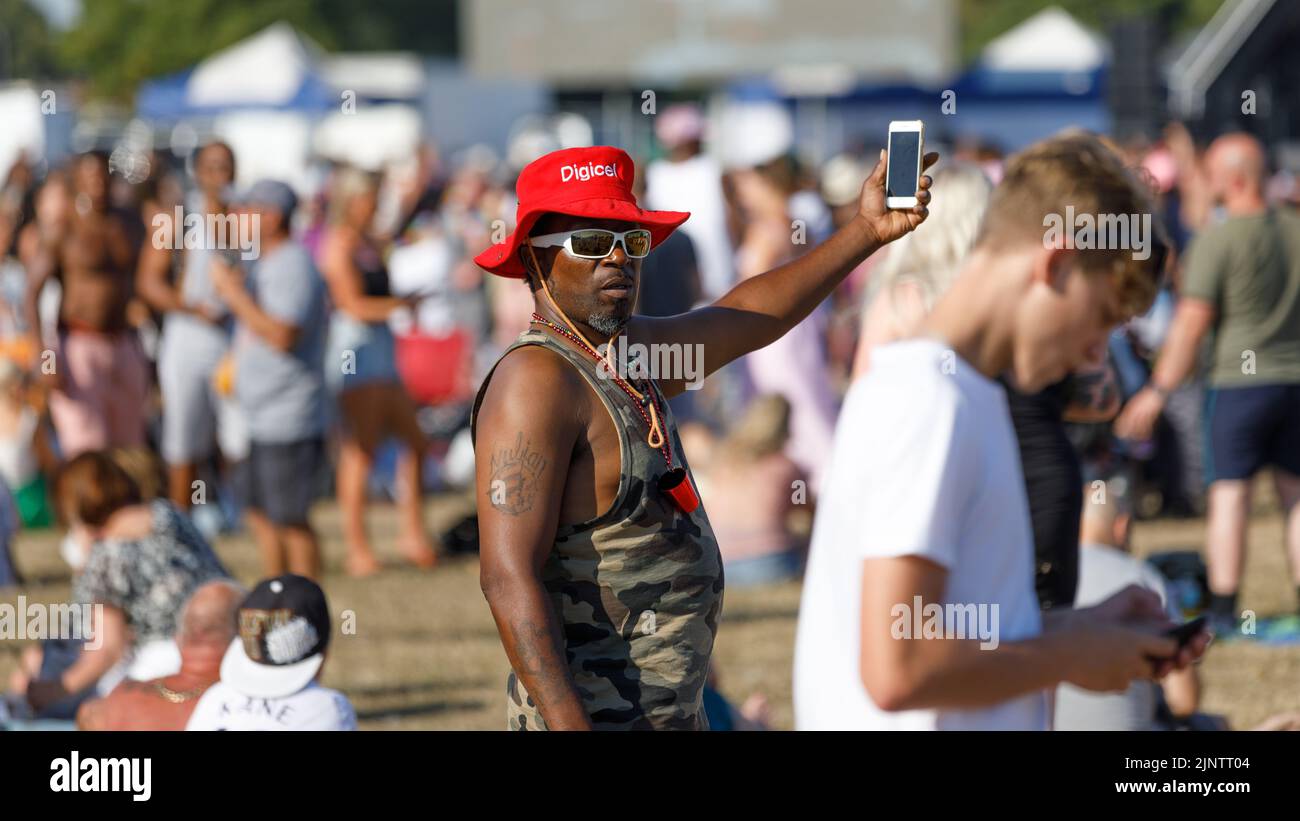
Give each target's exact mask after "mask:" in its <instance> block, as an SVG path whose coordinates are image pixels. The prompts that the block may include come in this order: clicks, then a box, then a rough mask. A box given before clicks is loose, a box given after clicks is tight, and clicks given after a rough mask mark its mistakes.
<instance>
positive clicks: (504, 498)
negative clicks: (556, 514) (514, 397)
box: [487, 432, 546, 516]
mask: <svg viewBox="0 0 1300 821" xmlns="http://www.w3.org/2000/svg"><path fill="white" fill-rule="evenodd" d="M532 444H533V443H532V440H531V439H529V440H525V439H524V434H523V433H522V432H521V433H520V434H519V435H518V436H517V437H515V441H514V443H513V444H511V445H506V446H504V447H500V448H497V450H496V452H495V453H493V454H492V463H491V467H492V475H491V479H490V480H489V482H488V491H487V496H488V501H489V502H490V503H491V504H492V507H494V508H496V509H497V510H499V511H501V512H502V513H508V514H510V515H511V516H518V515H519V514H521V513H527V512H528V511H530V510H532V509H533V503H534V502H535V501H536V500H537V494H538V486H539V480H540V479H541V476H542V471H543V470H545V469H546V457H544V456H542V454H541V453H539V452H537V451H536V450H533V448H532Z"/></svg>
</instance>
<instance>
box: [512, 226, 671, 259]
mask: <svg viewBox="0 0 1300 821" xmlns="http://www.w3.org/2000/svg"><path fill="white" fill-rule="evenodd" d="M618 243H622V245H623V250H624V251H625V252H626V253H627V255H628V256H629V257H630V258H632V259H644V258H645V257H647V256H648V255H649V254H650V229H648V228H633V229H631V230H630V231H607V230H605V229H604V228H579V229H577V230H574V231H560V232H558V233H555V234H542V235H541V236H538V237H530V238H529V240H528V244H529V245H531V246H533V247H534V248H554V247H555V246H557V245H559V246H562V247H563V248H564V250H565V251H568V252H569V255H570V256H575V257H579V258H581V259H604V258H605V257H607V256H609V255H610V254H611V253H612V252H613V250H614V246H615V245H616V244H618Z"/></svg>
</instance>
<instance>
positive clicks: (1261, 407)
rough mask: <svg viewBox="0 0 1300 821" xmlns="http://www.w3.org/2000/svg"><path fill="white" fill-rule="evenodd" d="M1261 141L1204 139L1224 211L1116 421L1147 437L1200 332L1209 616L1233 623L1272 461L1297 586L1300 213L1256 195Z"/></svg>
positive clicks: (1132, 434) (1195, 250)
mask: <svg viewBox="0 0 1300 821" xmlns="http://www.w3.org/2000/svg"><path fill="white" fill-rule="evenodd" d="M1265 169H1266V162H1265V157H1264V149H1263V146H1261V145H1260V144H1259V142H1258V141H1257V140H1256V139H1255V138H1254V137H1251V136H1249V135H1247V134H1242V133H1234V134H1226V135H1224V136H1222V137H1220V138H1219V139H1217V140H1215V141H1214V143H1213V144H1211V145H1210V149H1209V151H1208V152H1207V153H1206V156H1205V174H1206V177H1207V182H1208V183H1209V186H1210V191H1211V193H1212V195H1213V196H1214V199H1215V203H1216V205H1220V206H1222V207H1223V210H1224V212H1225V213H1226V215H1227V219H1226V220H1225V221H1223V222H1221V223H1219V224H1217V225H1214V226H1212V227H1210V228H1207V229H1205V230H1204V231H1203V232H1202V233H1201V234H1200V235H1198V236H1197V238H1196V240H1195V242H1193V244H1192V246H1191V248H1190V249H1189V250H1188V253H1187V259H1186V265H1185V269H1184V271H1183V277H1182V287H1181V289H1180V294H1179V301H1178V308H1177V310H1176V312H1175V314H1174V321H1173V325H1172V326H1171V327H1170V329H1169V336H1168V338H1167V339H1166V340H1165V344H1164V348H1163V350H1162V351H1161V352H1160V357H1159V361H1158V362H1157V363H1156V367H1155V371H1154V373H1152V375H1151V380H1150V382H1149V383H1148V384H1147V386H1146V387H1145V388H1143V389H1142V390H1141V391H1139V392H1138V393H1137V394H1135V395H1134V396H1133V398H1132V399H1130V400H1129V403H1128V405H1127V406H1126V407H1125V409H1124V412H1123V413H1122V414H1121V415H1120V417H1119V419H1117V420H1116V422H1115V432H1116V434H1117V435H1119V436H1123V437H1126V438H1147V437H1149V436H1150V434H1151V430H1152V428H1153V426H1154V424H1155V421H1156V418H1157V417H1158V416H1159V415H1160V412H1161V410H1163V409H1164V404H1165V400H1166V398H1167V397H1168V395H1169V392H1170V391H1172V390H1173V389H1174V388H1176V387H1177V386H1178V384H1179V383H1180V382H1182V381H1183V379H1185V378H1186V377H1187V376H1188V375H1189V374H1190V373H1191V371H1192V370H1193V368H1194V367H1195V365H1196V360H1197V357H1198V354H1199V353H1200V351H1201V347H1202V345H1201V343H1202V341H1203V340H1204V339H1205V338H1206V337H1207V336H1208V337H1209V350H1210V364H1209V374H1208V386H1209V390H1208V391H1207V395H1206V410H1205V418H1204V425H1205V432H1206V436H1205V442H1206V454H1205V464H1206V479H1207V481H1208V483H1209V494H1208V499H1209V516H1208V518H1209V521H1208V527H1207V534H1206V538H1207V541H1208V544H1207V552H1208V559H1209V576H1210V579H1209V581H1210V593H1211V616H1212V617H1213V618H1214V620H1215V622H1216V623H1217V625H1218V627H1219V630H1220V632H1221V631H1222V630H1223V629H1235V627H1236V622H1235V617H1236V614H1237V602H1236V599H1237V588H1238V586H1239V585H1240V582H1241V571H1242V564H1243V562H1244V559H1245V552H1246V525H1247V519H1248V515H1249V511H1250V487H1251V479H1252V477H1253V476H1254V475H1255V474H1256V473H1257V472H1258V471H1259V470H1260V469H1262V468H1264V467H1266V466H1272V468H1273V478H1274V481H1275V483H1276V486H1277V494H1278V499H1279V501H1280V503H1281V505H1282V508H1283V510H1284V511H1285V518H1286V545H1287V553H1288V556H1289V557H1290V563H1291V573H1292V578H1293V580H1294V581H1295V583H1296V589H1297V592H1298V593H1300V504H1297V502H1300V215H1297V214H1296V213H1295V212H1294V211H1289V210H1274V209H1271V208H1269V207H1268V203H1267V202H1266V201H1265V199H1264V178H1265Z"/></svg>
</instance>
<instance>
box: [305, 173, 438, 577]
mask: <svg viewBox="0 0 1300 821" xmlns="http://www.w3.org/2000/svg"><path fill="white" fill-rule="evenodd" d="M332 189H333V190H332V192H331V193H332V201H331V203H330V215H329V227H328V229H327V231H326V234H325V237H324V239H323V241H322V244H321V252H320V269H321V273H322V274H323V275H324V278H325V282H326V284H327V285H328V287H329V292H330V297H331V298H332V300H333V303H334V315H333V317H332V318H331V322H330V344H329V350H330V355H329V359H328V360H327V362H326V368H325V374H326V379H327V381H328V382H329V383H330V385H331V387H332V388H333V389H334V391H335V392H336V393H337V395H338V405H339V411H340V417H341V419H340V421H341V426H340V427H341V429H340V442H339V456H338V476H337V486H338V499H339V507H340V508H341V509H342V513H343V530H344V538H345V540H346V542H347V549H348V557H347V564H346V567H347V571H348V573H350V574H352V575H354V576H367V575H370V574H371V573H374V572H376V571H377V570H378V569H379V561H378V560H377V559H376V558H375V554H374V551H373V549H372V548H371V546H370V540H369V538H368V536H367V534H366V526H365V504H366V488H367V481H368V479H369V476H370V469H371V466H372V465H373V464H374V459H375V452H376V451H377V450H378V448H379V446H380V445H382V444H383V443H384V440H385V438H386V437H388V436H395V437H397V438H398V439H399V440H400V441H401V443H402V444H403V445H404V446H405V449H404V451H403V453H402V454H401V456H400V457H399V459H398V468H397V482H398V500H397V501H398V505H399V507H400V509H401V535H400V537H399V539H400V543H399V547H400V549H401V552H402V554H403V555H405V556H406V558H407V559H408V560H409V561H410V562H411V563H412V564H415V565H417V566H419V567H431V566H433V565H434V564H435V562H436V554H435V553H434V551H433V548H432V546H431V545H430V544H429V539H428V535H427V534H426V533H425V529H424V517H423V507H422V503H423V494H422V492H421V486H420V461H421V459H422V458H423V455H424V451H425V445H426V441H425V437H424V434H423V432H422V431H421V430H420V428H419V426H418V425H417V424H416V419H415V406H414V404H413V403H412V401H411V399H410V397H409V396H408V395H407V394H406V391H405V389H404V388H403V387H402V383H401V380H400V378H399V376H398V373H397V365H396V360H395V343H394V340H393V333H392V331H391V330H390V329H389V327H388V317H389V315H390V314H392V313H393V311H396V310H398V309H399V308H403V307H407V306H409V305H410V304H411V300H409V299H404V298H399V297H396V296H393V294H392V290H391V288H390V287H389V282H388V269H387V267H386V266H385V263H384V258H383V254H382V249H381V245H380V242H379V240H378V239H377V237H376V235H375V231H374V226H373V223H374V218H375V210H376V206H377V201H378V182H377V180H376V179H375V178H374V177H373V176H372V175H370V174H367V173H365V172H362V171H360V170H357V169H351V168H349V169H344V170H343V171H341V172H340V173H339V174H338V176H337V177H336V179H335V181H334V184H333V186H332Z"/></svg>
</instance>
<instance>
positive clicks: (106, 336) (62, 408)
mask: <svg viewBox="0 0 1300 821" xmlns="http://www.w3.org/2000/svg"><path fill="white" fill-rule="evenodd" d="M72 172H73V174H72V177H73V192H74V196H73V199H72V210H71V214H70V215H69V220H68V227H67V231H66V232H65V233H64V235H63V236H62V237H61V238H60V239H59V240H57V241H56V242H53V243H45V244H43V245H42V247H40V248H39V249H38V250H37V252H36V253H35V254H34V255H33V260H32V265H31V268H30V270H29V271H28V277H29V280H28V292H27V314H28V323H29V325H28V327H30V328H39V327H40V318H39V311H38V303H39V300H40V294H41V289H42V288H44V286H45V283H46V282H47V281H48V280H50V279H51V278H53V279H55V280H57V281H58V282H59V283H60V285H61V286H62V300H61V302H60V305H59V321H58V338H57V339H54V340H43V346H44V347H45V351H47V352H46V353H42V354H41V356H40V357H39V358H38V365H37V367H38V368H39V369H40V371H41V372H42V373H45V374H49V375H50V376H52V383H51V387H52V394H51V396H50V414H51V417H52V419H53V422H54V428H55V431H56V432H57V433H58V437H59V444H60V446H61V448H62V450H63V455H64V457H65V458H71V457H73V456H76V455H77V454H79V453H82V452H84V451H87V450H98V449H102V448H107V447H129V446H135V445H142V444H144V432H145V431H144V426H145V401H144V394H145V391H146V390H147V388H148V371H147V363H146V361H145V357H144V353H143V351H142V350H141V348H140V344H139V341H138V340H137V339H136V336H135V332H134V330H133V329H132V328H131V326H130V324H129V323H128V321H127V306H128V304H129V303H130V301H131V298H132V295H133V292H134V289H133V287H132V282H133V278H134V273H135V263H136V248H137V247H138V246H137V244H136V243H135V242H133V237H135V236H137V235H139V233H140V231H139V226H137V225H135V224H133V222H132V219H133V218H132V216H131V215H130V214H126V213H123V212H119V211H116V210H114V209H112V208H110V207H109V200H108V193H109V172H108V159H107V157H105V156H104V155H103V154H101V153H98V152H90V153H86V154H82V155H81V156H80V157H78V158H77V160H76V162H75V163H74V164H73V167H72ZM48 352H52V353H53V358H52V359H51V356H50V354H49V353H48Z"/></svg>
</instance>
